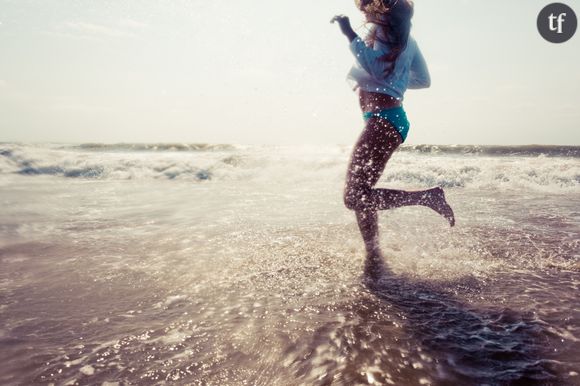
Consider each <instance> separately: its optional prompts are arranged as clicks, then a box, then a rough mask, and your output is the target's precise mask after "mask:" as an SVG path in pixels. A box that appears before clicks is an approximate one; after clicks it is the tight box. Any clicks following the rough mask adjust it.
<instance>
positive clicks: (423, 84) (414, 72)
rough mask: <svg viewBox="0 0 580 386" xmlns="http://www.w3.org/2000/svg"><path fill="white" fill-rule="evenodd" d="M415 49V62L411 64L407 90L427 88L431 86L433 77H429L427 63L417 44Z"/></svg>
mask: <svg viewBox="0 0 580 386" xmlns="http://www.w3.org/2000/svg"><path fill="white" fill-rule="evenodd" d="M415 47H416V49H415V55H414V56H413V61H412V62H411V68H410V70H409V84H408V85H407V88H410V89H420V88H427V87H430V86H431V76H430V75H429V69H428V68H427V62H426V61H425V58H424V57H423V54H422V53H421V50H420V49H419V46H418V45H417V43H415Z"/></svg>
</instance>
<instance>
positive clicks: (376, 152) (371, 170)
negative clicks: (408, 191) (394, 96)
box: [346, 117, 402, 189]
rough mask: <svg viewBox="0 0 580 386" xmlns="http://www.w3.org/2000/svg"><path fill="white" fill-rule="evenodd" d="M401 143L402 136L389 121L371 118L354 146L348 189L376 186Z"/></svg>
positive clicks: (348, 173)
mask: <svg viewBox="0 0 580 386" xmlns="http://www.w3.org/2000/svg"><path fill="white" fill-rule="evenodd" d="M401 142H402V140H401V136H400V135H399V133H398V132H397V130H396V129H395V128H394V127H393V125H391V124H390V123H389V122H388V121H386V120H385V119H381V118H376V117H372V118H370V119H369V120H368V121H367V124H366V126H365V128H364V130H363V131H362V133H361V135H360V136H359V138H358V140H357V142H356V144H355V146H354V149H353V152H352V155H351V158H350V162H349V166H348V171H347V178H346V188H347V189H369V188H372V187H373V186H375V184H376V183H377V182H378V180H379V178H380V177H381V175H382V173H383V171H384V169H385V166H386V164H387V161H388V160H389V158H390V157H391V155H392V154H393V152H394V151H395V150H396V149H397V148H398V147H399V145H400V144H401Z"/></svg>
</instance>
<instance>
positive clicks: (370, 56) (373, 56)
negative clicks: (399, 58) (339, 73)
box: [330, 15, 384, 78]
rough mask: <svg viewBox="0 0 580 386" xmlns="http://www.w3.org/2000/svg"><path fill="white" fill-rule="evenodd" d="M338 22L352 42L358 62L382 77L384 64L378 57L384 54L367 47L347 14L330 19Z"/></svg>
mask: <svg viewBox="0 0 580 386" xmlns="http://www.w3.org/2000/svg"><path fill="white" fill-rule="evenodd" d="M335 21H337V22H338V24H339V26H340V30H341V31H342V33H343V34H344V35H345V36H346V37H347V39H348V41H349V42H350V50H351V51H352V53H353V54H354V56H355V57H356V60H357V62H358V63H359V64H360V65H361V67H362V68H364V69H365V71H366V72H368V73H369V74H370V75H371V76H373V77H376V78H381V76H382V75H383V71H384V65H381V63H379V61H378V58H379V57H381V56H382V55H383V54H382V53H381V52H379V51H375V50H373V49H372V48H370V47H367V45H366V44H365V42H364V41H363V40H362V39H361V38H360V37H359V36H358V35H357V34H356V32H354V30H353V29H352V27H351V26H350V20H349V19H348V17H347V16H344V15H339V16H335V17H333V18H332V20H331V21H330V22H331V23H334V22H335Z"/></svg>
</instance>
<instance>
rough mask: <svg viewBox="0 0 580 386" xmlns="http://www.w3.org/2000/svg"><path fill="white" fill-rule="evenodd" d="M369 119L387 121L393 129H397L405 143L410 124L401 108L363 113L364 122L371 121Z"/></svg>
mask: <svg viewBox="0 0 580 386" xmlns="http://www.w3.org/2000/svg"><path fill="white" fill-rule="evenodd" d="M371 117H379V118H383V119H386V120H387V121H389V123H390V124H391V125H393V126H394V127H395V129H397V131H398V132H399V134H400V135H401V138H402V139H403V142H405V139H407V134H408V133H409V127H410V126H411V124H410V123H409V121H408V120H407V114H406V113H405V110H403V106H398V107H392V108H390V109H384V110H380V111H373V112H368V113H363V118H364V120H365V121H368V120H369V119H371Z"/></svg>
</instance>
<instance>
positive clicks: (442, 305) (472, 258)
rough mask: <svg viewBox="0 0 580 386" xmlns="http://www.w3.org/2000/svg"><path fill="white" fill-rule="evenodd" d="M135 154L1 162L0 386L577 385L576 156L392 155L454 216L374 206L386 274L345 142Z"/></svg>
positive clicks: (394, 173) (408, 179)
mask: <svg viewBox="0 0 580 386" xmlns="http://www.w3.org/2000/svg"><path fill="white" fill-rule="evenodd" d="M122 150H123V149H117V150H116V152H115V153H112V154H106V153H102V152H100V150H99V149H91V150H90V151H91V153H90V154H88V155H87V154H84V153H81V150H78V149H76V150H74V152H73V151H68V150H67V151H65V150H62V149H61V150H58V153H54V151H52V150H50V149H49V150H46V149H44V150H42V151H40V153H38V154H39V155H37V154H36V153H34V152H33V153H31V154H29V153H30V152H31V151H32V150H30V149H29V148H24V147H23V148H22V149H14V151H13V152H11V153H10V154H9V155H10V157H11V158H10V157H9V158H7V160H4V161H5V162H8V163H9V166H10V167H11V168H12V169H14V170H15V171H14V172H11V171H10V170H12V169H2V170H8V172H6V173H4V174H2V173H0V187H1V189H2V190H1V191H0V200H1V202H2V213H1V215H0V321H1V322H0V384H2V385H28V384H51V383H52V384H55V385H65V384H69V385H77V384H78V385H115V384H117V385H122V384H123V385H124V384H143V385H158V384H178V385H181V384H183V385H208V384H211V385H244V384H246V385H268V386H269V385H330V384H332V385H355V384H373V385H381V384H394V385H575V384H580V377H579V374H578V373H579V372H580V371H579V368H580V344H579V343H580V342H579V339H580V302H579V300H578V296H577V294H578V291H579V286H580V277H579V269H578V267H579V265H578V252H577V251H578V250H579V241H578V240H579V238H578V234H579V233H580V232H579V230H580V217H579V212H578V207H579V205H580V201H579V197H578V195H577V190H575V189H577V187H576V185H575V184H576V182H575V181H576V179H575V178H576V177H575V175H576V174H577V170H578V168H579V167H580V165H579V164H578V162H577V160H576V159H564V158H558V157H554V158H549V159H536V158H534V159H530V160H526V159H523V158H522V159H520V158H518V159H515V158H510V157H508V156H506V157H496V158H493V157H489V158H485V159H484V158H482V159H479V160H474V159H471V158H469V157H467V156H463V155H462V156H457V157H455V156H449V155H444V156H437V155H429V154H427V155H421V154H414V153H403V154H402V155H398V156H397V157H399V159H394V160H393V164H394V165H395V166H394V168H392V169H391V171H388V173H391V174H387V175H386V177H385V178H386V180H385V181H383V182H381V184H385V185H389V186H392V185H393V184H396V183H398V184H399V185H398V186H397V187H402V188H416V187H418V186H421V187H422V186H423V185H421V184H425V185H429V184H431V183H432V182H438V181H440V180H441V181H446V183H448V185H450V186H456V188H450V189H448V194H447V197H448V199H449V200H450V202H451V203H452V204H453V205H454V209H455V211H456V214H457V219H458V224H457V226H456V227H455V228H453V229H449V227H448V226H446V224H445V221H444V220H442V219H440V218H439V217H438V216H436V215H433V213H431V211H430V210H428V209H426V208H402V209H400V210H395V211H389V212H387V213H381V215H380V223H381V227H382V228H381V242H382V244H383V246H384V251H385V264H384V266H383V267H382V269H379V268H381V267H380V266H378V265H377V263H376V262H371V263H372V264H366V268H365V261H364V251H363V245H362V241H361V240H360V236H359V233H358V230H357V227H356V221H355V218H354V215H353V214H352V213H351V212H349V211H348V210H346V209H345V208H344V207H343V205H342V200H341V197H340V195H341V190H342V186H343V182H344V181H343V178H344V172H345V168H346V162H347V157H348V150H349V149H345V150H344V151H339V150H337V148H331V149H325V148H316V149H314V150H315V151H314V150H312V151H311V150H307V151H306V150H302V151H303V153H299V154H298V155H296V153H295V152H298V150H295V151H293V152H287V153H284V152H283V151H280V149H268V148H260V149H250V150H247V151H246V150H244V151H246V153H243V154H237V153H241V151H239V150H236V149H234V150H232V149H229V148H225V149H221V148H218V149H214V150H211V152H209V151H208V152H206V153H204V152H203V151H199V154H198V153H192V154H190V153H188V152H187V149H185V150H183V151H180V152H179V154H172V153H167V152H159V153H151V152H150V153H127V154H125V153H123V152H122ZM142 150H143V149H140V151H142ZM196 151H197V150H196ZM220 152H222V153H224V154H222V153H220ZM45 153H46V154H45ZM230 153H234V154H230ZM63 155H66V156H67V157H69V158H64V159H63V158H62V157H61V156H63ZM0 156H1V154H0ZM33 156H34V157H33ZM4 157H6V156H4ZM232 157H236V158H235V159H238V160H239V162H229V161H228V162H227V163H226V162H225V161H224V162H222V161H223V160H224V159H228V160H231V159H233V158H232ZM453 157H455V158H453ZM37 158H40V160H37ZM15 160H16V161H18V162H19V163H18V162H17V163H15V162H16V161H15ZM4 161H3V162H4ZM24 164H27V165H28V164H30V165H32V166H34V167H35V168H36V169H38V170H45V171H49V170H56V171H57V173H56V174H55V175H34V176H28V175H27V176H24V175H22V173H18V170H20V169H18V168H19V167H21V166H22V165H24ZM94 165H102V171H103V173H102V175H101V179H94V177H87V178H84V177H82V176H79V175H78V173H77V174H75V173H74V171H75V170H93V169H94V168H93V166H94ZM196 165H197V166H196ZM401 165H402V166H401ZM440 165H443V166H444V167H443V166H440ZM530 165H531V166H530ZM32 166H31V167H32ZM198 166H199V167H198ZM528 167H531V168H536V169H534V170H536V171H537V172H535V173H531V172H530V171H529V170H527V169H526V168H528ZM1 168H3V167H2V166H1V165H0V169H1ZM199 170H210V171H211V176H212V178H211V179H209V180H203V181H201V180H200V179H199V178H196V177H195V175H196V174H195V173H197V172H199ZM63 171H66V173H64V172H63ZM168 171H170V172H171V173H169V172H168ZM168 173H169V174H171V175H176V176H177V175H178V176H177V177H175V178H174V179H167V178H165V177H162V176H167V175H168ZM518 173H519V174H518ZM91 175H92V174H91ZM499 175H505V176H511V178H512V179H511V180H509V179H508V181H507V182H506V178H508V177H505V178H503V177H502V178H500V179H498V178H497V176H499ZM514 175H515V176H517V178H513V176H514ZM160 176H161V177H160ZM188 176H190V177H192V176H193V177H192V179H188V178H189V177H188ZM273 181H275V183H273ZM560 181H563V182H560ZM405 183H407V184H408V185H405ZM547 191H549V192H550V193H549V194H547V193H546V192H547Z"/></svg>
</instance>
